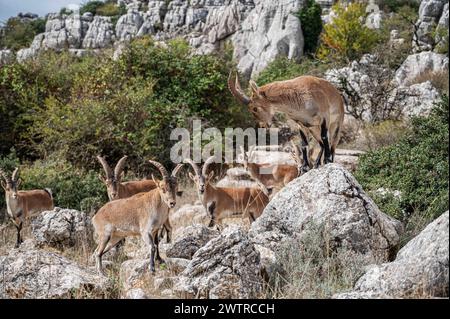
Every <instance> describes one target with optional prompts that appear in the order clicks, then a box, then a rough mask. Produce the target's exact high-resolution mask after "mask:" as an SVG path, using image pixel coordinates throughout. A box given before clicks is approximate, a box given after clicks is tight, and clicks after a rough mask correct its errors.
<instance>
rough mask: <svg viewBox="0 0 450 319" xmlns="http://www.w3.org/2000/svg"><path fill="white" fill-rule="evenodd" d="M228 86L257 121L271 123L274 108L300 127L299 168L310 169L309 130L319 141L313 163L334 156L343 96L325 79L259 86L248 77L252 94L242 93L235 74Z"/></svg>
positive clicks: (339, 130)
mask: <svg viewBox="0 0 450 319" xmlns="http://www.w3.org/2000/svg"><path fill="white" fill-rule="evenodd" d="M228 87H229V89H230V91H231V93H232V94H233V96H234V97H236V98H237V99H238V100H239V101H240V102H241V103H243V104H244V105H247V106H248V109H249V111H250V112H251V113H252V114H253V116H254V117H255V118H256V120H257V121H258V122H259V125H260V126H262V127H265V126H269V127H270V126H271V125H272V121H273V117H274V114H275V112H282V113H284V114H286V115H287V116H288V117H289V118H290V119H291V120H293V121H295V122H296V123H297V124H298V125H299V127H300V137H301V140H302V143H301V149H302V153H303V165H302V167H301V170H302V172H306V171H308V170H309V167H310V164H309V159H308V133H310V134H311V135H312V136H313V137H314V138H315V139H316V140H317V142H318V143H319V145H320V148H321V149H320V153H319V155H318V157H317V159H316V162H315V167H318V166H319V165H320V163H321V159H322V156H323V155H325V156H324V163H325V164H327V163H331V162H333V160H334V153H335V150H336V146H337V144H338V142H339V139H340V134H341V129H342V123H343V121H344V99H343V97H342V95H341V93H340V92H339V91H338V90H337V89H336V88H335V87H334V86H333V85H332V84H331V83H330V82H328V81H326V80H324V79H320V78H317V77H314V76H300V77H298V78H295V79H292V80H287V81H277V82H273V83H269V84H266V85H264V86H262V87H258V86H257V85H256V83H255V82H254V81H252V80H250V87H251V90H252V95H251V97H248V96H247V95H245V93H244V92H243V91H242V89H241V86H240V85H239V80H238V77H237V74H236V78H235V80H233V72H231V73H230V76H229V77H228Z"/></svg>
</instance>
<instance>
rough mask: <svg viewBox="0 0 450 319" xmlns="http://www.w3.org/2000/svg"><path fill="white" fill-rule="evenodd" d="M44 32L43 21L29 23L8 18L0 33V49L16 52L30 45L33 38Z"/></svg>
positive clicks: (39, 19)
mask: <svg viewBox="0 0 450 319" xmlns="http://www.w3.org/2000/svg"><path fill="white" fill-rule="evenodd" d="M44 31H45V19H43V18H37V19H34V20H30V21H25V20H21V19H19V18H17V17H13V18H9V19H8V21H6V24H5V26H4V33H3V34H2V33H0V49H1V48H8V49H11V50H13V51H18V50H19V49H22V48H27V47H29V46H30V45H31V42H32V41H33V39H34V36H35V35H37V34H39V33H42V32H44Z"/></svg>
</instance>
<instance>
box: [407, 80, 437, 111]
mask: <svg viewBox="0 0 450 319" xmlns="http://www.w3.org/2000/svg"><path fill="white" fill-rule="evenodd" d="M398 91H399V92H400V94H402V96H404V99H403V100H402V101H401V103H399V106H400V107H402V109H403V114H404V115H405V116H407V117H412V116H426V115H428V114H429V113H430V111H431V110H432V109H433V107H434V105H435V103H436V102H438V101H439V100H440V98H441V94H440V93H439V91H438V90H437V89H436V88H435V87H434V86H433V84H431V82H430V81H426V82H422V83H416V84H413V85H410V86H406V87H400V88H398Z"/></svg>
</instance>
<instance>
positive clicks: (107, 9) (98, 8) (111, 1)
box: [80, 0, 126, 17]
mask: <svg viewBox="0 0 450 319" xmlns="http://www.w3.org/2000/svg"><path fill="white" fill-rule="evenodd" d="M85 12H90V13H92V14H93V15H101V16H107V17H113V16H120V15H123V14H125V13H126V7H125V5H124V4H121V5H120V6H118V5H117V1H115V0H106V1H88V2H86V3H84V4H82V5H81V7H80V14H83V13H85Z"/></svg>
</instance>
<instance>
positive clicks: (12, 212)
mask: <svg viewBox="0 0 450 319" xmlns="http://www.w3.org/2000/svg"><path fill="white" fill-rule="evenodd" d="M0 175H2V177H3V179H4V181H3V180H2V181H1V185H2V187H3V189H4V190H5V197H6V209H7V212H8V216H9V218H11V220H12V222H13V224H14V226H16V229H17V241H16V245H15V247H19V245H20V244H21V243H22V237H21V235H20V231H21V230H22V226H23V223H24V221H25V220H26V219H28V218H30V217H32V216H34V215H37V214H39V213H40V212H43V211H45V210H52V209H53V208H54V205H53V196H52V192H51V190H50V189H48V188H46V189H35V190H28V191H18V188H19V186H20V183H21V180H20V179H19V168H16V169H15V170H14V172H13V173H12V175H11V178H9V177H8V176H7V175H6V173H5V172H4V171H3V170H1V169H0Z"/></svg>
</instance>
